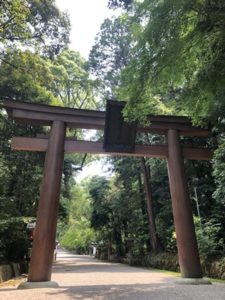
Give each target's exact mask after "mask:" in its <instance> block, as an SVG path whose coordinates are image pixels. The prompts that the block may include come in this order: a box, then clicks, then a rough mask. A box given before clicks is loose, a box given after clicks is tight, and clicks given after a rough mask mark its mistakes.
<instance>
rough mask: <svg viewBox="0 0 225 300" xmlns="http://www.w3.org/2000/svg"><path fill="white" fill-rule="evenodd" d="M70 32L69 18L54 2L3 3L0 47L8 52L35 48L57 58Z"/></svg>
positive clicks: (20, 0)
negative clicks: (23, 48)
mask: <svg viewBox="0 0 225 300" xmlns="http://www.w3.org/2000/svg"><path fill="white" fill-rule="evenodd" d="M69 29H70V23H69V19H68V16H67V15H66V14H65V13H62V12H60V11H59V9H58V8H57V7H56V4H55V1H54V0H48V1H47V0H44V1H39V0H35V1H33V0H11V1H1V2H0V45H2V46H3V47H5V48H7V47H15V46H19V47H21V46H22V47H24V46H34V47H35V48H36V49H42V52H45V53H47V54H51V55H54V54H57V53H58V52H59V50H60V49H61V48H62V47H64V46H65V44H67V43H68V39H69ZM1 48H2V47H1Z"/></svg>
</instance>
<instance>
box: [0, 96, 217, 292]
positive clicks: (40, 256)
mask: <svg viewBox="0 0 225 300" xmlns="http://www.w3.org/2000/svg"><path fill="white" fill-rule="evenodd" d="M114 104H115V103H114ZM114 104H113V103H112V105H113V106H114ZM116 105H117V104H116ZM116 105H115V106H116ZM120 106H121V105H120ZM4 108H5V109H6V110H7V112H8V114H9V115H10V116H12V117H13V118H14V119H15V120H16V121H18V122H23V123H30V124H34V125H35V124H38V125H43V126H51V132H50V136H45V137H42V138H41V137H39V138H28V137H13V138H12V143H11V147H12V148H13V149H15V150H26V151H44V152H46V158H45V166H44V177H43V181H42V187H41V195H40V201H39V206H38V213H37V222H36V232H35V238H34V244H33V249H32V257H31V264H30V270H29V275H28V282H27V283H46V282H49V281H50V280H51V267H52V260H53V252H54V247H55V235H56V223H57V213H58V205H59V195H60V183H61V176H62V168H63V158H64V151H65V152H75V153H91V154H109V155H124V156H139V157H157V158H162V159H167V162H168V173H169V183H170V190H171V196H172V207H173V216H174V223H175V229H176V237H177V248H178V256H179V264H180V268H181V273H182V276H183V277H186V278H201V276H202V273H201V266H200V260H199V255H198V247H197V242H196V236H195V229H194V223H193V217H192V211H191V202H190V199H189V194H188V187H187V182H186V178H185V172H184V159H192V160H210V159H211V158H212V151H211V150H210V149H207V148H193V147H185V146H182V145H181V144H180V140H179V136H180V135H181V136H208V135H209V134H210V131H209V130H208V129H203V128H199V127H194V126H192V124H191V122H190V120H189V119H188V118H186V117H177V116H149V121H150V122H151V124H150V125H149V126H147V127H142V126H141V125H140V124H137V126H133V127H132V129H131V130H135V131H137V132H144V133H146V132H148V133H153V134H155V133H156V134H161V135H165V136H166V139H167V144H163V145H137V144H135V134H134V132H131V134H129V126H128V125H127V124H126V125H125V127H124V128H123V130H121V131H120V128H119V126H118V123H121V124H122V123H123V120H122V117H121V116H120V117H119V122H117V123H116V121H115V120H114V117H113V116H114V113H115V111H116V108H115V107H113V109H110V110H109V111H108V119H107V114H105V112H102V111H93V110H79V109H71V108H64V107H56V106H48V105H40V104H33V103H25V102H16V101H9V100H6V101H5V102H4ZM120 110H121V107H120ZM110 111H111V112H113V115H110ZM116 114H117V115H119V114H118V113H117V112H116ZM117 121H118V120H117ZM111 123H112V124H111ZM105 124H107V130H105V134H106V135H107V138H106V139H105V143H104V144H103V143H102V142H88V141H77V140H72V139H67V138H66V137H65V133H66V128H67V127H69V128H83V129H98V130H104V129H105ZM110 124H111V125H112V127H110V126H108V125H110ZM116 130H117V131H119V133H122V134H120V139H119V144H116V142H117V141H116V136H117V134H116V132H115V131H116ZM126 133H128V134H126ZM110 135H112V136H111V139H110ZM127 136H128V138H127ZM124 141H125V143H124ZM110 142H112V143H111V145H110ZM126 143H127V144H126ZM106 150H107V152H106ZM28 287H30V286H28ZM31 287H32V286H31Z"/></svg>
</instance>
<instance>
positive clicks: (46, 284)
mask: <svg viewBox="0 0 225 300" xmlns="http://www.w3.org/2000/svg"><path fill="white" fill-rule="evenodd" d="M58 287H59V285H58V283H57V282H55V281H42V282H30V281H25V282H22V283H21V284H20V285H19V286H18V287H17V288H18V289H23V290H25V289H42V288H46V289H49V288H58Z"/></svg>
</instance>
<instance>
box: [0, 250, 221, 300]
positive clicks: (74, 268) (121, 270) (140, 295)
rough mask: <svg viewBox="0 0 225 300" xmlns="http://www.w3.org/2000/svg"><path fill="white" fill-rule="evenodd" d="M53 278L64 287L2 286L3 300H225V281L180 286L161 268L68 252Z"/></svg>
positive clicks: (1, 299)
mask: <svg viewBox="0 0 225 300" xmlns="http://www.w3.org/2000/svg"><path fill="white" fill-rule="evenodd" d="M52 280H53V281H56V282H58V284H59V286H60V287H59V288H56V289H49V288H44V289H33V290H17V289H16V286H8V285H4V286H0V300H46V299H49V300H73V299H98V300H103V299H115V300H117V299H129V300H139V299H148V300H151V299H153V300H214V299H215V300H225V284H221V283H214V284H212V285H177V284H176V283H175V281H176V278H175V277H173V276H172V275H168V274H164V273H161V272H159V271H154V270H146V269H142V268H134V267H129V266H126V265H123V264H112V263H105V262H100V261H98V260H96V259H94V258H91V257H89V256H80V255H73V254H71V253H68V252H60V253H59V255H58V260H57V262H56V263H55V264H54V266H53V275H52ZM16 283H17V284H18V281H17V282H16Z"/></svg>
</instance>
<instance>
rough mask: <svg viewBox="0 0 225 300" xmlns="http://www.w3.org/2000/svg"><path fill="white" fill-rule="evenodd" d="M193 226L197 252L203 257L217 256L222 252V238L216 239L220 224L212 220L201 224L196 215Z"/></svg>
mask: <svg viewBox="0 0 225 300" xmlns="http://www.w3.org/2000/svg"><path fill="white" fill-rule="evenodd" d="M195 228H196V236H197V241H198V249H199V254H200V256H201V257H202V258H203V259H206V258H208V257H213V256H218V255H221V254H222V253H223V252H224V250H225V249H224V243H223V240H222V239H218V233H219V232H220V231H221V224H218V223H215V221H213V220H209V221H208V222H204V223H203V224H201V220H200V219H199V218H197V217H196V218H195Z"/></svg>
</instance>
